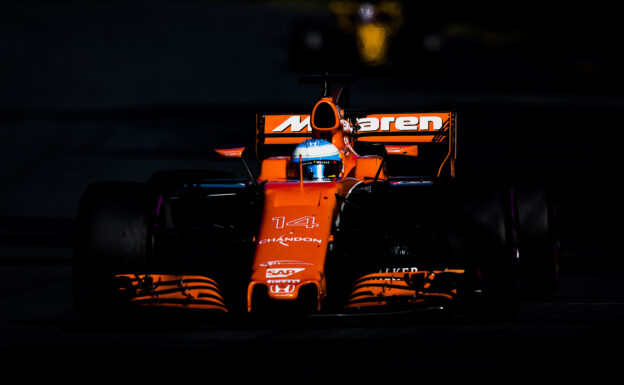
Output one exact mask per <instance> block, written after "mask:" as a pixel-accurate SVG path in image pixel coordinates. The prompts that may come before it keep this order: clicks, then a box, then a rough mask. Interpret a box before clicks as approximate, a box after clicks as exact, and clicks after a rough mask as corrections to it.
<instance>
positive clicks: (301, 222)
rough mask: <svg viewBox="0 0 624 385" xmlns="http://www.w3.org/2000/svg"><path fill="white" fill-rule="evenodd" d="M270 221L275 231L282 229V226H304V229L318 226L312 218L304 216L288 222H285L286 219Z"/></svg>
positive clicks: (280, 218) (278, 218)
mask: <svg viewBox="0 0 624 385" xmlns="http://www.w3.org/2000/svg"><path fill="white" fill-rule="evenodd" d="M272 219H273V220H274V221H275V228H276V229H283V228H284V226H305V228H306V229H313V228H315V227H318V226H319V224H318V223H316V222H315V221H314V217H313V216H305V217H301V218H297V219H293V220H292V221H288V222H286V217H273V218H272Z"/></svg>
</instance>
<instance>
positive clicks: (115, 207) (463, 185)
mask: <svg viewBox="0 0 624 385" xmlns="http://www.w3.org/2000/svg"><path fill="white" fill-rule="evenodd" d="M301 79H302V81H303V82H305V83H318V84H320V85H321V96H320V98H319V99H318V100H317V102H316V103H315V104H314V106H313V108H312V110H311V111H310V112H307V113H303V114H290V113H289V114H261V115H258V116H257V127H256V148H255V153H256V154H255V155H256V157H257V159H258V161H259V164H260V173H259V175H252V174H251V172H249V178H243V179H241V178H239V177H236V176H234V175H232V174H230V173H228V172H225V171H219V170H168V171H162V172H158V173H156V174H154V175H153V176H152V178H151V179H150V180H149V181H147V182H145V183H139V182H99V183H95V184H93V185H91V186H89V187H88V189H87V191H86V192H85V194H84V196H83V198H82V200H81V204H80V209H79V214H78V219H79V229H80V230H79V236H78V242H77V245H76V252H75V265H74V271H75V288H74V291H75V293H74V294H75V299H76V303H77V306H78V308H79V309H80V310H81V311H82V312H83V313H85V314H91V315H92V314H101V312H102V311H108V310H111V309H127V308H132V309H135V308H146V307H148V308H152V307H158V308H177V309H199V310H211V311H214V312H218V313H224V314H246V313H254V314H255V313H258V314H267V313H268V314H274V313H279V314H284V313H286V314H290V313H296V314H301V313H303V314H361V313H379V312H390V311H412V310H421V309H440V310H451V311H464V310H467V309H468V310H469V309H477V308H478V309H497V310H500V311H508V310H510V309H514V308H515V307H516V306H517V304H518V303H519V301H520V300H521V298H522V296H523V295H524V294H526V293H529V292H531V293H541V294H544V293H552V292H553V291H554V289H555V287H556V281H557V242H556V234H555V231H554V214H555V211H554V206H553V205H552V204H550V201H549V200H548V199H546V196H545V195H544V194H543V193H542V191H541V190H539V191H537V190H535V191H537V192H535V191H529V189H526V188H524V189H523V188H520V187H519V186H516V185H513V184H510V183H488V182H487V179H486V178H484V179H483V180H479V181H474V180H463V179H462V178H460V177H458V176H457V175H456V162H457V127H456V126H457V122H456V114H455V112H454V111H434V112H409V111H408V112H401V113H396V112H392V113H369V112H367V111H362V110H360V109H354V108H351V106H349V105H348V89H349V88H348V84H349V82H350V81H351V78H350V77H349V76H346V75H328V74H325V75H310V76H304V77H302V78H301ZM337 83H340V84H341V85H342V86H341V87H339V88H338V89H337V90H335V92H332V86H333V85H334V84H337ZM344 84H347V85H344ZM215 151H216V153H217V154H218V155H219V157H221V158H225V159H235V160H236V161H242V162H245V155H246V152H248V151H247V149H245V148H243V147H241V148H228V149H217V150H215ZM244 164H245V165H246V163H244ZM247 170H249V168H247ZM526 208H530V209H526ZM525 228H526V229H528V230H526V231H525ZM484 305H485V306H484Z"/></svg>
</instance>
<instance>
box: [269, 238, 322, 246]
mask: <svg viewBox="0 0 624 385" xmlns="http://www.w3.org/2000/svg"><path fill="white" fill-rule="evenodd" d="M301 242H303V243H318V244H321V243H323V241H322V240H320V239H318V238H312V237H293V236H288V235H280V236H279V237H277V238H275V237H273V238H265V239H261V240H259V241H258V245H264V244H268V243H279V244H280V245H282V246H286V247H289V246H290V245H291V244H292V243H301Z"/></svg>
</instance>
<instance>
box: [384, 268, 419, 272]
mask: <svg viewBox="0 0 624 385" xmlns="http://www.w3.org/2000/svg"><path fill="white" fill-rule="evenodd" d="M417 271H418V268H417V267H385V268H381V269H379V271H377V272H378V273H415V272H417Z"/></svg>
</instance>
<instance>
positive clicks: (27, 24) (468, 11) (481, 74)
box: [0, 0, 624, 375]
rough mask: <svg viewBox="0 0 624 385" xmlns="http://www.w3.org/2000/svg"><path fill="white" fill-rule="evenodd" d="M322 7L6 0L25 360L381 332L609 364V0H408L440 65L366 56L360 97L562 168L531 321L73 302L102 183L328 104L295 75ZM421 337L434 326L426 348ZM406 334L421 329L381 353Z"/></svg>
mask: <svg viewBox="0 0 624 385" xmlns="http://www.w3.org/2000/svg"><path fill="white" fill-rule="evenodd" d="M304 18H305V19H310V18H312V19H313V20H319V23H320V22H321V21H323V22H324V21H327V20H329V19H330V17H329V13H328V10H327V8H326V6H325V3H324V2H320V1H303V0H302V1H293V2H287V1H266V2H265V1H190V0H189V1H164V0H163V1H65V2H58V1H47V2H45V1H41V2H34V1H3V2H1V3H0V187H1V188H0V272H1V279H2V283H1V286H0V288H1V292H0V301H1V302H0V304H1V305H2V308H1V309H0V310H1V312H2V313H1V315H2V325H3V330H1V331H0V333H1V335H0V337H1V338H2V341H3V342H2V351H3V352H4V351H7V352H9V353H10V354H11V356H12V357H13V359H14V360H13V361H12V362H15V363H25V362H28V360H33V359H34V360H35V361H36V362H38V363H41V362H51V363H54V364H56V363H60V362H65V361H64V360H65V359H67V360H69V361H70V362H78V363H80V364H93V365H98V363H101V362H109V360H110V357H111V356H115V357H117V358H116V359H113V360H112V362H113V363H111V364H110V365H111V366H113V367H114V366H115V365H116V364H127V363H128V362H132V360H135V359H137V356H138V357H140V358H146V359H145V361H149V358H153V359H154V360H155V361H156V362H165V361H166V360H167V359H168V357H169V358H170V357H171V356H175V357H177V358H176V359H174V362H176V364H180V360H181V358H180V356H181V355H185V354H189V355H191V356H192V358H193V359H198V357H206V360H207V361H211V362H213V363H214V362H217V364H216V365H215V367H214V368H212V369H213V370H216V369H219V368H220V366H221V365H222V364H225V363H231V362H240V363H241V366H245V365H246V366H252V367H255V365H258V366H262V367H264V366H265V365H269V366H270V365H273V364H275V363H281V364H288V365H286V366H288V367H290V368H291V369H293V368H294V369H298V368H305V369H308V370H312V371H313V372H314V373H319V374H324V373H329V372H331V373H334V372H338V371H343V369H344V367H345V366H346V367H349V365H351V364H353V361H348V362H347V363H345V365H342V364H341V362H342V361H341V360H343V359H345V357H347V358H349V357H351V358H353V357H355V358H357V359H354V361H358V362H359V361H360V360H365V359H366V361H368V359H369V356H368V355H365V354H364V353H362V352H363V351H364V350H367V349H371V350H372V351H373V352H375V353H374V355H375V356H379V357H378V360H380V362H381V363H382V364H383V365H380V367H378V368H375V369H374V371H375V372H376V373H379V374H383V373H384V371H385V370H393V371H397V370H399V371H401V370H403V369H405V370H407V369H410V370H416V369H417V370H420V371H425V372H427V373H438V372H440V371H447V372H450V373H455V374H457V373H459V374H463V373H470V374H473V373H492V372H494V373H497V374H499V373H501V372H506V371H507V369H511V368H515V367H516V363H517V362H520V363H522V364H524V366H527V367H539V368H540V369H547V372H548V373H553V374H554V373H560V371H563V372H566V373H568V374H570V373H572V372H571V371H570V370H571V369H570V368H569V366H568V364H572V365H573V366H576V367H577V368H578V367H579V366H580V367H582V368H583V370H582V372H584V373H589V372H593V371H594V370H597V371H599V372H601V373H603V372H604V370H607V371H608V369H609V368H610V365H609V364H612V363H613V359H612V356H611V355H610V354H608V353H606V350H604V346H608V345H609V344H610V342H609V341H612V340H614V341H616V342H618V341H619V342H621V341H622V333H621V332H620V331H619V327H618V322H619V321H621V320H622V314H623V313H622V309H623V305H624V295H623V294H624V291H623V289H624V288H622V279H621V277H622V263H621V261H620V253H619V249H618V246H619V245H618V240H619V239H618V237H619V234H620V227H621V226H620V213H621V206H620V203H619V195H620V194H619V187H618V181H619V177H620V175H621V172H620V165H619V158H618V156H617V155H618V151H619V147H620V146H619V142H618V141H619V139H618V133H619V131H620V129H621V123H620V113H621V110H622V105H623V102H624V100H623V99H622V88H623V86H624V76H623V75H622V73H621V68H622V59H621V58H619V55H618V53H619V52H618V50H619V46H620V37H621V33H620V25H619V23H620V20H618V17H617V12H616V11H615V9H612V8H611V7H609V6H606V5H603V4H600V3H592V4H591V5H589V4H583V5H582V6H581V5H579V6H578V7H576V6H571V5H569V4H565V5H561V6H557V7H555V6H552V7H551V8H546V5H545V4H541V3H537V2H535V3H527V2H505V3H502V2H501V3H491V2H490V3H487V4H485V3H484V4H479V3H469V4H467V5H462V6H457V5H456V4H453V3H450V2H449V3H445V2H442V3H436V5H421V4H419V5H414V4H413V2H406V7H405V14H404V20H405V25H406V29H407V32H406V34H405V35H403V39H404V45H403V46H402V47H406V48H403V51H404V52H406V51H410V50H412V49H413V50H416V48H417V47H419V46H420V43H419V42H421V41H422V37H423V35H422V33H423V31H424V33H425V34H433V35H435V36H436V37H437V38H438V39H439V41H440V42H442V45H441V47H442V49H441V50H440V51H436V56H435V60H436V61H435V63H438V64H439V65H436V66H432V65H431V62H430V60H429V59H428V58H431V57H432V56H428V55H427V54H428V53H427V52H423V51H417V52H420V53H416V54H414V55H404V56H403V57H402V61H401V62H400V63H396V62H395V63H389V64H388V65H386V66H383V67H382V68H377V69H373V70H371V69H362V68H359V67H357V68H356V67H354V68H353V71H352V72H354V73H355V74H356V75H357V76H356V79H357V81H356V83H355V84H354V85H353V86H352V101H353V104H354V105H356V106H361V107H365V108H368V109H369V110H386V111H390V110H395V111H409V110H412V111H415V110H432V109H455V110H457V112H458V121H459V130H460V141H459V151H460V162H461V163H459V166H461V168H459V169H458V170H460V171H461V170H462V169H463V170H464V172H465V173H466V174H467V175H471V176H472V177H475V178H488V179H490V178H499V177H500V176H501V175H514V176H515V175H517V176H518V177H522V178H529V179H540V180H542V181H545V182H548V183H553V184H556V185H557V186H558V187H559V191H560V193H561V194H560V197H561V202H560V218H561V219H562V227H561V242H562V245H561V247H562V257H561V272H562V281H561V290H560V292H559V295H558V297H557V298H555V299H554V300H552V301H548V302H532V303H529V304H527V306H526V307H525V310H523V312H522V313H521V314H520V316H519V318H518V319H516V320H513V321H505V322H494V323H486V324H477V325H475V324H469V325H466V324H456V323H454V322H451V323H450V324H446V323H444V324H442V325H440V324H438V323H436V322H433V323H429V322H426V323H425V324H421V323H416V324H407V325H406V324H401V325H395V326H392V325H387V324H381V325H380V324H375V325H374V326H372V327H363V326H361V325H357V326H349V327H346V326H335V325H331V326H327V325H324V326H322V327H304V326H302V327H301V328H295V329H292V328H286V329H284V328H283V326H285V325H274V326H272V327H266V328H259V329H255V327H251V326H246V327H241V328H233V330H230V329H228V330H221V329H219V330H213V329H212V328H211V327H210V326H207V325H203V324H202V325H200V327H197V328H196V327H195V326H196V325H195V326H194V327H188V328H187V327H182V328H177V327H176V328H173V329H171V328H166V329H165V330H161V329H158V330H144V329H141V328H138V330H130V331H128V330H123V331H116V332H114V331H113V332H108V333H106V334H104V335H103V334H101V332H93V331H91V330H85V329H84V327H83V326H82V325H81V323H80V321H79V320H78V319H77V317H76V315H75V312H74V310H73V307H72V304H71V265H70V261H71V245H72V239H73V231H74V229H75V214H76V210H77V204H78V201H79V199H80V196H81V194H82V192H83V191H84V189H85V188H86V186H87V185H88V184H89V183H92V182H95V181H100V180H109V179H115V180H146V179H147V178H149V176H150V175H151V174H152V173H153V172H155V171H159V170H162V169H168V168H204V167H211V166H214V163H213V161H212V160H211V156H210V152H211V149H212V148H215V147H225V146H238V145H241V144H243V145H246V146H248V147H249V148H250V149H251V148H253V143H254V140H255V137H254V134H255V114H256V113H258V112H262V111H265V110H275V111H289V110H297V111H300V110H302V109H303V110H305V109H308V108H310V107H311V106H312V105H313V103H314V98H315V97H316V96H317V95H318V90H317V89H316V88H314V87H311V86H299V85H297V71H296V69H295V68H293V66H292V63H291V60H290V59H291V58H290V56H289V54H290V51H289V47H290V46H289V43H290V42H291V37H292V31H293V29H294V28H295V27H296V26H297V25H298V22H299V21H300V20H302V19H304ZM407 27H409V28H407ZM410 33H411V35H410ZM405 42H407V43H405ZM429 53H430V52H429ZM332 60H335V61H337V62H340V61H341V60H344V58H342V57H341V56H340V55H336V57H335V58H332ZM459 166H458V167H459ZM253 167H254V169H256V165H253ZM239 171H240V170H239ZM155 341H158V342H155ZM423 343H424V344H428V345H431V346H435V347H434V348H432V349H433V350H432V351H423V350H421V349H415V348H414V347H415V346H421V344H423ZM584 344H585V345H587V344H588V345H589V348H590V349H592V352H593V354H594V355H593V356H591V357H593V358H591V357H589V358H590V359H589V361H587V359H588V354H590V353H589V352H588V351H587V350H585V348H583V347H581V346H582V345H584ZM398 345H401V346H403V345H407V346H409V347H411V348H410V349H409V350H408V353H407V354H404V355H400V357H396V356H395V355H393V353H382V351H388V350H392V349H394V348H396V346H398ZM100 347H102V349H100ZM108 348H110V349H108ZM521 350H522V351H528V352H530V353H528V354H526V355H525V354H524V353H522V354H521V353H518V352H519V351H521ZM110 351H114V352H115V353H111V354H109V353H106V354H105V353H103V352H110ZM119 351H122V352H123V354H119ZM596 351H598V352H599V353H598V354H599V355H598V357H599V358H596V356H595V354H596ZM131 352H135V353H136V354H135V353H131ZM240 352H243V354H242V355H240ZM267 352H268V353H270V354H269V355H267V354H265V353H267ZM449 352H452V353H449ZM475 352H476V353H475ZM371 354H372V353H371ZM119 357H121V358H119ZM272 357H275V358H272ZM278 357H279V358H278ZM141 362H143V361H141ZM193 362H195V361H193ZM581 364H583V365H581ZM107 365H108V364H107ZM282 366H283V365H282ZM386 368H387V369H386ZM499 369H500V370H499ZM369 370H373V369H369ZM347 372H349V371H348V370H347ZM364 372H366V371H364ZM359 373H362V368H361V367H360V369H359ZM525 374H527V375H528V373H527V372H525Z"/></svg>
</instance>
